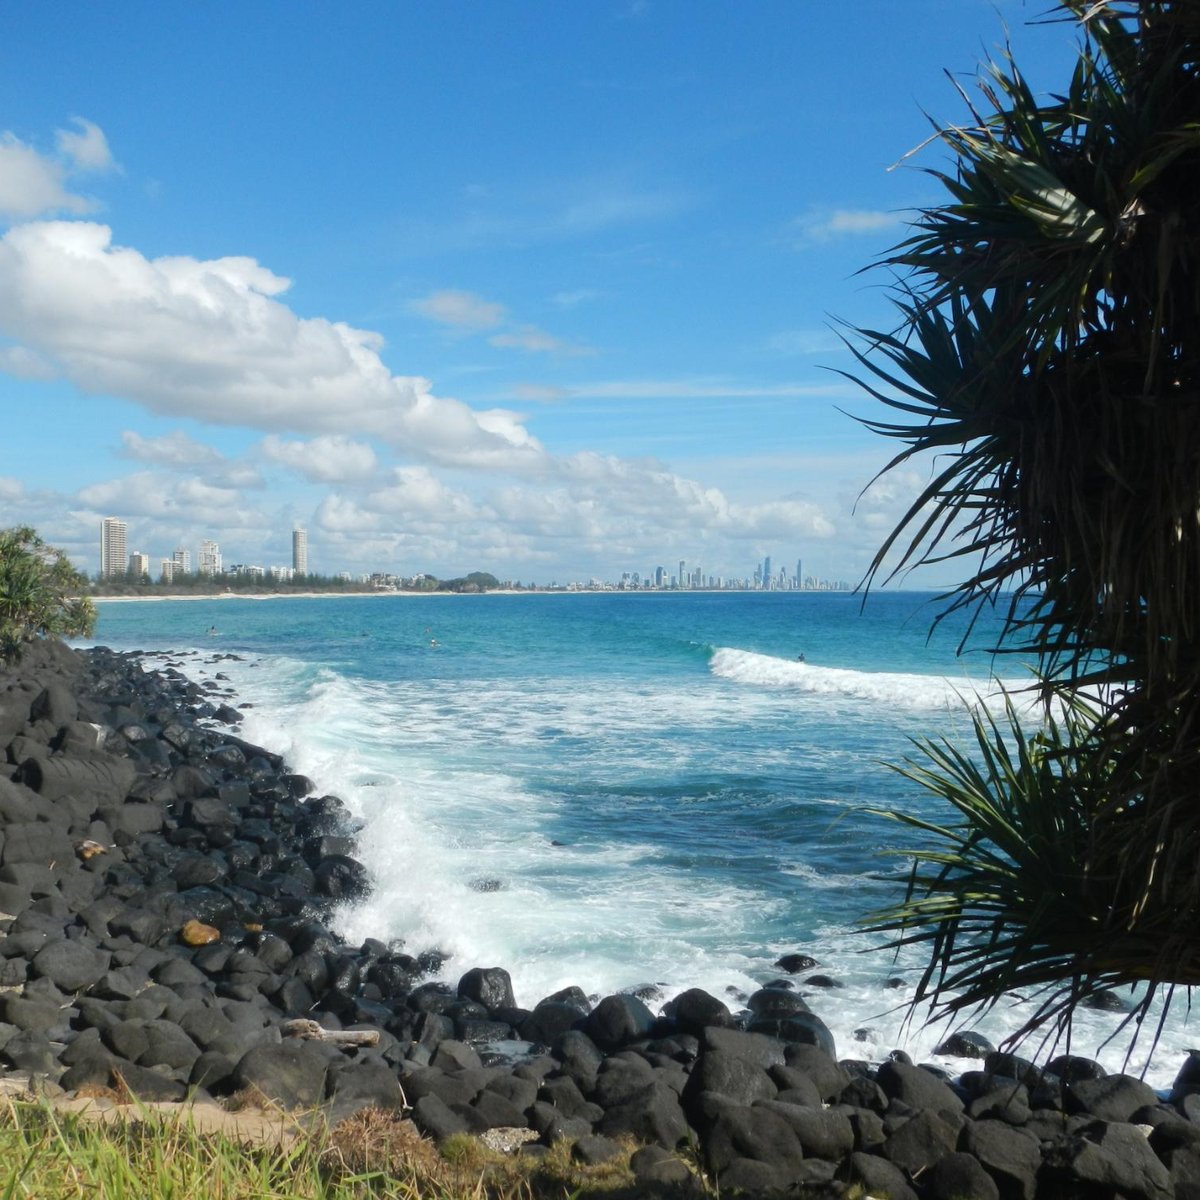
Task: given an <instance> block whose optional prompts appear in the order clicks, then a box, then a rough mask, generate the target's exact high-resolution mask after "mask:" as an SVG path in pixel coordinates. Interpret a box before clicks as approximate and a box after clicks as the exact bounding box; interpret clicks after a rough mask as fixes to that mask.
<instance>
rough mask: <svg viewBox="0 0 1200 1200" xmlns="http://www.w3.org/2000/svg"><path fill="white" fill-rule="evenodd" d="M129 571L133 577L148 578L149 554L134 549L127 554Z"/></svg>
mask: <svg viewBox="0 0 1200 1200" xmlns="http://www.w3.org/2000/svg"><path fill="white" fill-rule="evenodd" d="M129 573H130V575H132V576H133V577H134V579H149V578H150V555H148V554H143V553H142V552H141V551H140V550H135V551H134V552H133V553H132V554H131V555H130V556H129Z"/></svg>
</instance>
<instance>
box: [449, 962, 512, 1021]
mask: <svg viewBox="0 0 1200 1200" xmlns="http://www.w3.org/2000/svg"><path fill="white" fill-rule="evenodd" d="M458 994H459V996H461V997H462V998H463V999H465V1000H473V1001H475V1002H476V1003H477V1004H482V1005H483V1007H484V1008H485V1009H487V1010H488V1012H495V1011H496V1010H497V1009H501V1008H514V1007H515V1006H516V999H515V997H514V996H513V987H512V978H511V976H510V975H509V973H508V972H507V971H505V970H504V969H503V968H502V967H474V968H472V969H471V970H470V971H468V972H467V973H466V974H465V975H463V977H462V978H461V979H460V980H459V981H458Z"/></svg>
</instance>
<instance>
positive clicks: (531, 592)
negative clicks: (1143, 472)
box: [90, 588, 934, 604]
mask: <svg viewBox="0 0 1200 1200" xmlns="http://www.w3.org/2000/svg"><path fill="white" fill-rule="evenodd" d="M854 594H855V593H854V592H852V591H837V590H835V589H832V588H829V589H822V590H821V591H817V590H815V589H814V590H808V591H804V590H802V591H795V592H758V591H754V590H753V589H746V590H737V589H720V588H673V589H670V590H668V589H665V588H644V589H637V590H635V589H621V588H611V589H607V588H594V589H593V588H574V589H569V588H553V589H552V588H521V589H517V588H489V589H488V590H487V591H486V592H439V591H433V592H410V591H369V592H203V593H199V594H196V595H181V596H92V597H90V599H91V601H92V603H93V604H131V603H141V602H143V601H146V602H151V603H163V602H165V601H168V600H185V601H195V600H360V599H367V598H379V599H392V598H396V597H403V598H405V599H416V600H419V599H424V598H426V597H434V596H437V597H464V596H853V595H854ZM911 594H912V595H924V594H926V593H925V592H913V593H911ZM929 594H930V595H932V594H934V593H929Z"/></svg>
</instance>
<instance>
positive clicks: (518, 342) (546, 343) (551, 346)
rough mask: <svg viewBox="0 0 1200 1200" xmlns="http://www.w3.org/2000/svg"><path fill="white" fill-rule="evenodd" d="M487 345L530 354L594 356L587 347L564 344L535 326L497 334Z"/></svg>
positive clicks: (523, 326) (525, 326) (521, 327)
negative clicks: (525, 351) (524, 351)
mask: <svg viewBox="0 0 1200 1200" xmlns="http://www.w3.org/2000/svg"><path fill="white" fill-rule="evenodd" d="M488 342H489V344H491V345H493V346H499V347H501V348H502V349H508V350H527V351H528V352H529V353H531V354H570V355H579V354H594V353H595V351H594V350H592V349H590V348H589V347H587V346H577V345H574V344H572V343H571V342H564V341H563V340H562V339H561V338H556V337H555V336H554V335H553V334H550V333H547V332H546V331H545V330H544V329H538V327H537V326H536V325H522V326H520V327H518V328H516V329H514V330H512V331H511V332H508V333H497V334H494V335H493V336H492V337H490V338H488Z"/></svg>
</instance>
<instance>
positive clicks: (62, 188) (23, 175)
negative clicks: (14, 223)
mask: <svg viewBox="0 0 1200 1200" xmlns="http://www.w3.org/2000/svg"><path fill="white" fill-rule="evenodd" d="M66 178H67V168H66V165H65V164H64V163H61V162H58V161H56V160H54V159H52V158H47V157H45V156H44V155H42V154H39V153H38V152H37V151H36V150H35V149H34V148H33V147H32V146H30V145H27V144H26V143H25V142H23V141H21V139H20V138H18V137H17V136H16V135H15V134H12V133H9V132H8V131H5V132H4V133H0V217H14V218H16V219H18V220H22V219H24V218H26V217H36V216H39V215H40V214H42V213H49V212H69V213H85V212H88V211H90V210H91V208H92V207H93V205H92V202H91V201H89V200H86V199H85V198H84V197H83V196H76V195H73V194H72V193H71V192H69V191H67V187H66Z"/></svg>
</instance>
